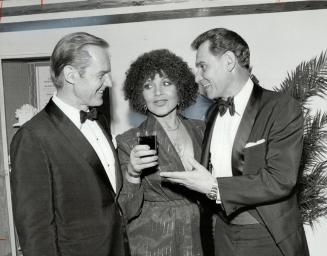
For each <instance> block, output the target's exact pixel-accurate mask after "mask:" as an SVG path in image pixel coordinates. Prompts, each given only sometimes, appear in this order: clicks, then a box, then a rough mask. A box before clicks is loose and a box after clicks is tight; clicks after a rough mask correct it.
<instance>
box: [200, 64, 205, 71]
mask: <svg viewBox="0 0 327 256" xmlns="http://www.w3.org/2000/svg"><path fill="white" fill-rule="evenodd" d="M199 66H200V69H201V70H202V71H206V69H207V65H206V64H204V63H201V64H200V65H199Z"/></svg>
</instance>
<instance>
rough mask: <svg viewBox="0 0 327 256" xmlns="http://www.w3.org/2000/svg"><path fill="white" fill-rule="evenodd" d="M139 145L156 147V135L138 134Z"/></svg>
mask: <svg viewBox="0 0 327 256" xmlns="http://www.w3.org/2000/svg"><path fill="white" fill-rule="evenodd" d="M139 144H140V145H149V147H150V149H154V150H156V149H157V137H156V135H148V136H139Z"/></svg>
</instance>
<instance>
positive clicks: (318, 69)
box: [275, 51, 327, 109]
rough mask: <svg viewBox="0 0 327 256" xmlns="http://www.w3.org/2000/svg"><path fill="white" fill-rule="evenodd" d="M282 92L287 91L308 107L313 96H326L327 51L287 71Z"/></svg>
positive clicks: (281, 87) (279, 89) (304, 106)
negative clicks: (289, 71)
mask: <svg viewBox="0 0 327 256" xmlns="http://www.w3.org/2000/svg"><path fill="white" fill-rule="evenodd" d="M275 89H277V90H278V91H280V92H284V93H287V94H289V95H291V96H292V97H294V98H295V99H296V100H298V101H299V102H300V103H301V105H302V107H303V108H305V109H306V106H307V104H308V101H309V99H310V98H311V97H313V96H319V97H324V96H326V95H327V51H326V52H322V53H321V55H320V56H319V57H318V58H313V59H311V60H310V61H304V62H302V63H301V64H300V65H298V66H297V67H296V68H295V71H292V72H291V73H287V77H286V79H285V80H284V81H283V82H282V84H281V86H280V88H275Z"/></svg>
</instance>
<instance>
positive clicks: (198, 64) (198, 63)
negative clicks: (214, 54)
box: [195, 61, 205, 67]
mask: <svg viewBox="0 0 327 256" xmlns="http://www.w3.org/2000/svg"><path fill="white" fill-rule="evenodd" d="M201 64H205V62H204V61H199V62H196V63H195V66H196V67H198V66H200V65H201Z"/></svg>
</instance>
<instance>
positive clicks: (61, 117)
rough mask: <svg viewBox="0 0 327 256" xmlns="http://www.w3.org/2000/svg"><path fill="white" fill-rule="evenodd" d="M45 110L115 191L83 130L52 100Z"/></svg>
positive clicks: (76, 149) (71, 143) (69, 142)
mask: <svg viewBox="0 0 327 256" xmlns="http://www.w3.org/2000/svg"><path fill="white" fill-rule="evenodd" d="M45 111H46V112H47V113H48V115H49V117H50V119H51V120H52V122H53V124H54V125H55V126H56V127H57V128H58V130H59V131H60V132H61V133H62V134H63V136H64V137H65V138H66V139H67V141H68V144H69V145H70V146H71V147H73V148H74V150H75V151H76V152H77V154H78V155H80V156H81V157H82V158H84V160H86V162H87V163H88V164H89V165H90V166H91V167H92V169H93V170H94V172H95V173H96V174H97V175H98V176H99V177H100V179H101V180H102V181H103V182H104V183H105V184H106V185H107V186H108V187H109V188H110V190H111V191H113V190H112V186H111V184H110V181H109V178H108V176H107V173H106V171H105V169H104V168H103V166H102V164H101V161H100V159H99V157H98V155H97V154H96V152H95V151H94V149H93V147H92V146H91V144H90V143H89V142H88V140H87V139H86V138H85V137H84V135H83V134H82V133H81V131H80V130H79V129H78V128H77V127H76V126H75V125H74V124H73V122H72V121H71V120H70V119H69V118H68V117H67V116H66V115H65V114H64V113H63V112H62V111H61V110H60V108H58V107H57V105H56V104H55V103H54V102H53V101H52V100H50V101H49V103H48V104H47V105H46V107H45Z"/></svg>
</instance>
